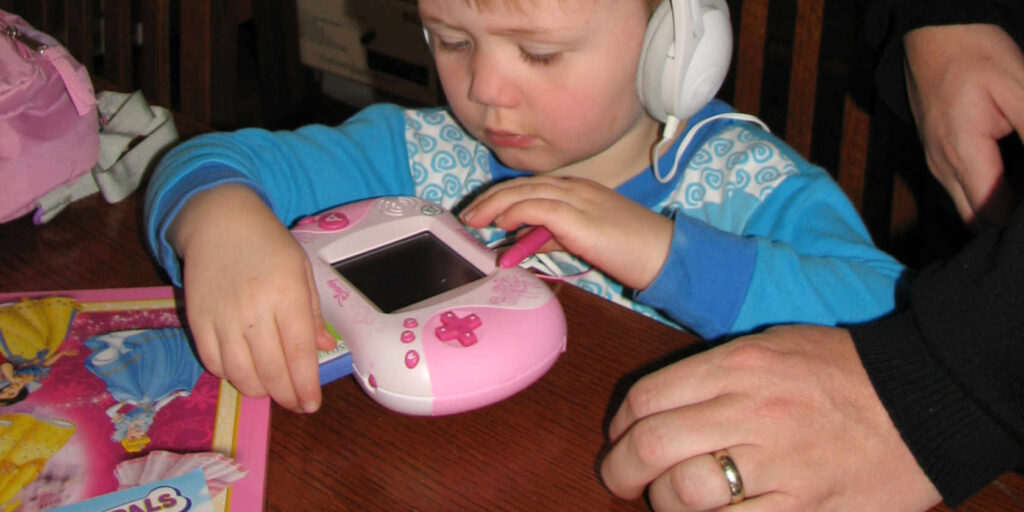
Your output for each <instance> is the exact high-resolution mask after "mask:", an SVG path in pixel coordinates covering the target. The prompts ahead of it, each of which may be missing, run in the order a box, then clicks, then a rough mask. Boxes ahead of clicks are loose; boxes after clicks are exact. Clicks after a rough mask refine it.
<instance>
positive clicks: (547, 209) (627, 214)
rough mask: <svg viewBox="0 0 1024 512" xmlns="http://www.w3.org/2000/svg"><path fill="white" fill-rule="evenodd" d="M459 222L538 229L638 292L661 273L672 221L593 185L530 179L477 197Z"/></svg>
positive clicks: (548, 248) (549, 247)
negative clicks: (536, 227) (546, 231)
mask: <svg viewBox="0 0 1024 512" xmlns="http://www.w3.org/2000/svg"><path fill="white" fill-rule="evenodd" d="M461 217H462V221H463V222H465V223H466V224H468V225H470V226H473V227H477V228H481V227H484V226H487V225H489V224H490V223H492V222H493V223H495V224H496V225H497V226H498V227H500V228H502V229H504V230H514V229H517V228H519V227H520V226H522V225H524V224H528V225H532V226H544V227H546V228H547V229H548V230H549V231H551V234H552V236H553V238H554V240H555V242H549V243H548V244H546V245H545V246H544V247H542V248H541V249H542V250H546V251H551V250H555V249H556V248H557V247H558V246H561V247H563V248H565V250H567V251H569V252H571V253H573V254H575V255H576V256H578V257H580V258H583V259H584V260H586V261H587V262H589V263H590V264H592V265H594V266H596V267H597V268H600V269H601V270H602V271H604V272H605V273H606V274H608V275H610V276H612V277H613V278H615V279H617V280H618V281H619V282H621V283H622V284H624V285H626V286H628V287H630V288H634V289H638V290H642V289H644V288H646V287H647V285H649V284H650V283H651V281H653V280H654V278H655V277H656V276H657V275H658V272H660V271H661V266H662V265H663V264H664V263H665V259H666V258H668V250H669V245H670V244H671V243H672V230H673V226H672V221H671V220H670V219H668V218H666V217H663V216H661V215H658V214H656V213H654V212H652V211H650V210H648V209H647V208H646V207H644V206H643V205H640V204H638V203H636V202H633V201H632V200H630V199H628V198H626V197H625V196H623V195H621V194H619V193H617V192H615V191H614V190H612V189H610V188H608V187H605V186H604V185H601V184H599V183H597V182H595V181H591V180H588V179H584V178H557V177H550V176H534V177H530V178H518V179H514V180H509V181H506V182H503V183H499V184H498V185H495V186H493V187H491V188H489V189H488V190H486V191H485V192H484V193H483V194H481V195H480V197H478V198H477V199H476V200H475V201H473V203H472V204H470V205H469V206H468V207H467V208H466V210H465V211H463V212H462V215H461Z"/></svg>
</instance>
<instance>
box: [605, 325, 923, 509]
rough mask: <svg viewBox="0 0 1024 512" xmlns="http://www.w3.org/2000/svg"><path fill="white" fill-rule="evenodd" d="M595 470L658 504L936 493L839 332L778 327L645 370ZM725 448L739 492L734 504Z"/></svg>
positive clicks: (866, 502) (892, 500)
mask: <svg viewBox="0 0 1024 512" xmlns="http://www.w3.org/2000/svg"><path fill="white" fill-rule="evenodd" d="M609 436H610V438H611V441H612V442H613V443H614V445H613V447H612V449H611V451H610V452H609V453H608V455H607V457H606V458H605V459H604V461H603V463H602V466H601V474H602V476H603V478H604V481H605V484H606V485H607V486H608V488H609V489H610V490H611V491H612V492H613V493H614V494H616V495H617V496H620V497H622V498H626V499H633V498H636V497H638V496H640V495H641V494H642V493H643V491H644V488H645V487H648V486H649V489H648V497H649V499H650V502H651V505H652V507H653V508H654V509H655V510H659V511H669V510H672V511H693V510H719V509H721V510H736V511H740V510H742V511H781V510H787V511H788V510H829V511H851V512H852V511H862V510H872V511H879V512H884V511H900V512H906V511H912V510H925V509H927V508H928V507H929V506H931V505H933V504H935V503H937V502H939V500H940V496H939V494H938V491H937V490H936V489H935V487H934V486H933V485H932V484H931V482H930V481H929V480H928V478H927V477H926V476H925V474H924V472H923V471H922V470H921V468H920V467H919V466H918V465H917V461H916V460H915V459H914V457H913V456H912V455H911V453H910V451H909V449H908V448H907V447H906V446H905V445H904V444H903V442H902V440H901V438H900V434H899V432H897V431H896V428H895V426H894V425H893V424H892V422H891V420H890V419H889V416H888V415H887V413H886V411H885V409H884V408H883V407H882V404H881V402H880V401H879V399H878V397H877V395H876V394H875V392H874V390H873V389H872V387H871V382H870V381H869V379H868V376H867V374H866V372H865V371H864V369H863V367H862V365H861V364H860V359H859V358H858V356H857V352H856V349H855V348H854V346H853V341H852V340H851V338H850V335H849V333H848V332H847V331H845V330H843V329H837V328H829V327H819V326H808V325H798V326H786V327H775V328H772V329H770V330H768V331H765V332H764V333H761V334H755V335H750V336H746V337H743V338H740V339H737V340H735V341H733V342H731V343H727V344H725V345H722V346H719V347H716V348H713V349H710V350H708V351H706V352H703V353H700V354H697V355H695V356H692V357H689V358H686V359H683V360H681V361H679V362H677V363H674V364H672V365H670V366H668V367H666V368H664V369H661V370H659V371H657V372H654V373H652V374H650V375H648V376H645V377H644V378H642V379H641V380H640V381H638V382H637V383H636V384H635V385H634V386H633V388H632V389H631V390H630V391H629V393H628V394H627V397H626V400H625V402H624V403H623V405H622V406H621V408H620V409H619V410H618V412H617V413H616V415H615V416H614V418H613V419H612V422H611V425H610V427H609ZM721 449H726V450H728V452H729V454H730V457H731V458H732V460H733V461H734V462H735V465H736V467H737V469H738V470H739V473H740V475H741V477H742V480H743V484H744V489H745V493H746V500H745V501H743V502H741V503H739V504H737V505H733V506H730V505H729V504H730V498H731V495H730V492H729V488H728V485H727V482H726V478H725V476H724V473H723V469H722V468H721V467H720V466H719V465H718V463H717V462H716V460H715V459H714V458H713V457H712V456H711V455H709V454H711V453H713V452H715V451H717V450H721Z"/></svg>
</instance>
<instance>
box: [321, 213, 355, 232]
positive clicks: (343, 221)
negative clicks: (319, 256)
mask: <svg viewBox="0 0 1024 512" xmlns="http://www.w3.org/2000/svg"><path fill="white" fill-rule="evenodd" d="M316 225H317V226H319V227H320V229H324V230H327V231H337V230H339V229H344V228H346V227H348V217H347V216H345V214H344V213H340V212H327V213H325V214H323V215H321V216H320V217H319V218H318V219H317V220H316Z"/></svg>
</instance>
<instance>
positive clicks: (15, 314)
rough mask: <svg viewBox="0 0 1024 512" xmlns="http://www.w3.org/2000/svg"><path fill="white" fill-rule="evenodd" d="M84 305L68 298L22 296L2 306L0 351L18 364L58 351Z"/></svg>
mask: <svg viewBox="0 0 1024 512" xmlns="http://www.w3.org/2000/svg"><path fill="white" fill-rule="evenodd" d="M81 308H82V306H81V304H79V303H78V302H76V301H74V300H72V299H69V298H67V297H45V298H41V299H22V300H21V301H20V302H17V303H14V304H8V305H5V306H0V353H2V354H3V356H4V357H5V358H6V359H7V360H8V361H10V362H11V363H12V364H14V365H15V366H17V365H18V364H19V363H21V362H33V363H36V364H41V363H42V361H44V360H45V359H46V357H47V356H48V355H52V354H55V353H57V349H59V348H60V346H61V344H62V343H64V338H65V337H66V336H67V334H68V329H69V328H70V327H71V321H72V320H73V319H74V316H75V313H77V312H78V311H79V310H80V309H81Z"/></svg>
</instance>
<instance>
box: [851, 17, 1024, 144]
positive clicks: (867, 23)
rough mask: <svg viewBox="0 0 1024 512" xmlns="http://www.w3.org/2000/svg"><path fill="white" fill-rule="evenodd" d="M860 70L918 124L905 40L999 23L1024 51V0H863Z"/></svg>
mask: <svg viewBox="0 0 1024 512" xmlns="http://www.w3.org/2000/svg"><path fill="white" fill-rule="evenodd" d="M860 13H861V27H860V34H861V43H862V48H861V55H860V62H859V63H858V65H859V67H860V68H861V69H864V70H868V71H869V72H872V75H873V78H874V93H875V94H876V95H877V97H878V99H880V100H882V101H883V102H884V103H885V104H886V106H888V107H889V108H890V109H892V110H893V112H895V113H896V114H897V115H899V116H900V117H901V118H902V119H903V120H904V121H906V122H908V123H911V124H913V120H912V119H911V114H910V107H909V105H908V103H907V90H906V84H905V83H904V79H903V36H904V35H905V34H906V33H907V32H909V31H911V30H913V29H915V28H921V27H925V26H932V25H956V24H970V23H988V24H994V25H999V26H1000V27H1002V28H1003V29H1004V30H1006V32H1007V33H1008V34H1010V36H1011V37H1013V38H1014V39H1015V40H1016V41H1017V44H1019V45H1020V46H1021V47H1022V48H1024V1H1022V0H861V2H860Z"/></svg>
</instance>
